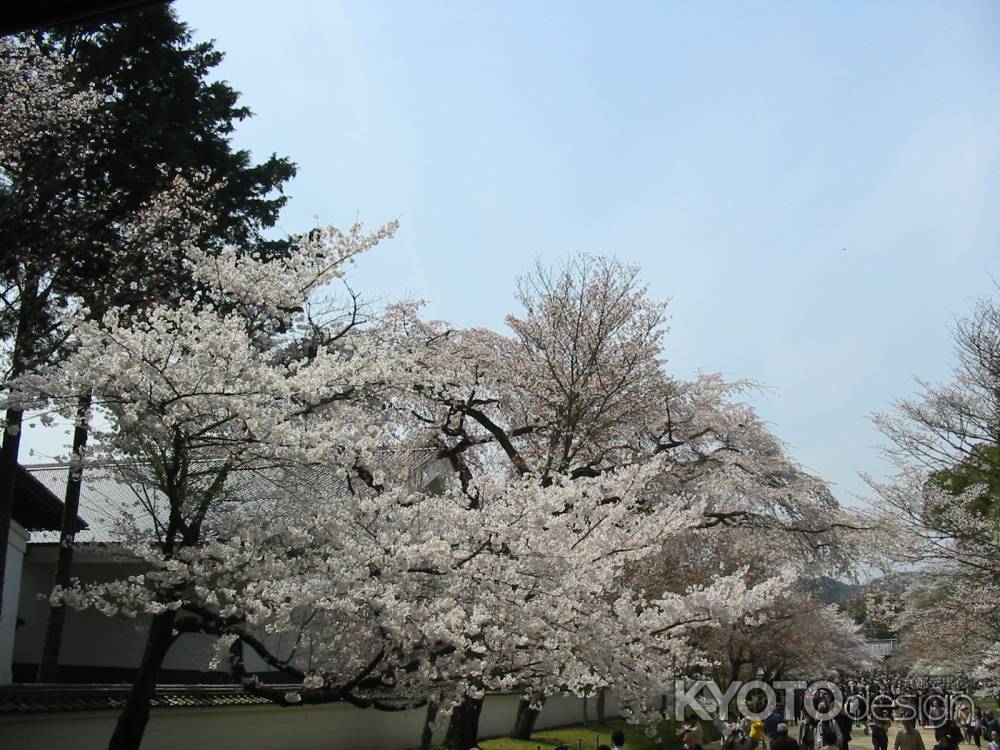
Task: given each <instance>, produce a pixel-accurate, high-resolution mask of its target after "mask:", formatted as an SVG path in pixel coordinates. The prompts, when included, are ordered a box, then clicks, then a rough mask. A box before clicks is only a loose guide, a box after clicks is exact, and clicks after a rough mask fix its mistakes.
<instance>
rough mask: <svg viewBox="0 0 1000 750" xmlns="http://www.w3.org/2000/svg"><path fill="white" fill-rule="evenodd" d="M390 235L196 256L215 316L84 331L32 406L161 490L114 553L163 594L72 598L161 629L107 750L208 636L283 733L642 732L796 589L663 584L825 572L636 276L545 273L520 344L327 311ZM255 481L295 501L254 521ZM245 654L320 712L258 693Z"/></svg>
mask: <svg viewBox="0 0 1000 750" xmlns="http://www.w3.org/2000/svg"><path fill="white" fill-rule="evenodd" d="M394 230H395V225H394V224H390V225H387V226H386V227H383V228H381V229H380V230H377V231H376V232H375V233H373V234H364V233H363V231H362V229H361V227H360V226H355V227H352V228H351V229H350V230H349V231H347V232H340V231H337V230H335V229H327V230H323V231H321V232H314V233H311V234H309V235H306V236H304V237H302V238H300V239H299V241H298V242H297V243H296V244H295V246H294V249H293V252H292V253H290V254H289V255H288V256H287V257H285V258H280V259H267V258H262V257H260V256H255V255H253V254H250V255H246V254H240V253H238V252H236V251H226V252H223V253H222V254H216V253H210V252H207V251H205V250H202V249H200V248H199V247H197V246H196V245H194V244H193V243H187V244H184V245H183V247H182V248H180V249H181V257H182V258H183V261H184V263H185V272H186V273H188V274H189V275H190V277H191V278H192V279H193V280H194V281H195V282H196V283H197V285H198V287H197V288H198V292H197V293H196V294H193V295H192V296H191V297H190V298H189V299H187V300H182V301H177V302H174V303H171V304H165V303H159V304H153V305H151V306H150V307H148V308H145V309H143V308H138V309H137V308H135V307H132V306H129V307H127V308H113V309H111V310H108V311H106V312H105V313H104V314H103V315H101V316H100V317H99V318H94V317H93V316H90V315H88V312H87V311H86V310H83V309H80V310H77V311H74V313H73V314H72V316H71V318H70V320H68V321H67V323H66V327H67V330H68V331H70V332H71V335H72V343H73V346H72V348H71V353H70V355H69V356H68V357H67V358H66V359H65V361H62V362H59V363H57V364H56V365H55V366H53V367H52V368H50V369H48V370H42V371H40V372H38V373H35V374H32V375H31V376H25V377H23V378H22V379H21V380H20V382H19V384H18V389H16V390H15V391H14V393H15V396H16V397H18V398H20V399H22V400H24V401H25V402H28V401H29V400H30V399H31V398H37V399H41V400H44V401H46V402H47V403H50V404H54V405H55V406H56V408H62V409H64V410H68V409H71V408H72V406H73V404H74V403H75V401H74V398H75V395H76V394H78V393H79V392H80V391H81V390H86V391H88V392H90V393H92V394H93V398H94V404H95V408H96V409H98V410H100V411H101V412H102V413H103V414H104V417H105V421H106V422H107V424H108V425H109V427H108V429H107V430H105V431H103V432H102V433H100V434H98V435H97V436H96V446H95V448H94V450H93V451H91V454H90V458H91V460H98V461H106V462H110V463H111V464H112V465H113V466H114V471H115V472H116V473H117V474H118V475H119V476H121V477H122V478H123V479H126V480H128V481H130V482H132V483H134V484H137V485H140V486H143V487H146V488H148V490H149V492H148V498H149V500H148V502H147V503H146V506H145V507H143V508H141V509H139V511H140V512H139V513H136V512H133V513H132V514H131V515H129V516H127V517H126V518H124V519H123V521H124V523H123V527H122V540H123V541H122V543H123V548H124V549H125V550H128V552H129V553H130V554H131V555H133V556H134V557H135V558H137V559H138V560H141V561H142V562H143V563H144V564H145V566H146V569H147V572H145V573H144V574H142V575H139V576H135V577H132V578H129V579H126V580H120V581H113V582H110V583H104V584H97V585H92V586H77V587H71V588H68V589H60V590H57V591H56V592H55V593H54V599H55V600H57V601H61V602H65V603H67V604H70V605H72V606H77V607H96V608H98V609H99V610H100V611H102V612H104V613H106V614H108V615H118V616H126V617H140V616H151V625H150V631H149V637H148V641H147V648H146V652H145V655H144V657H143V660H142V664H141V665H140V669H139V673H138V676H137V679H136V683H135V686H134V689H133V691H132V694H131V696H130V698H129V701H128V705H127V707H126V709H125V711H124V712H123V714H122V716H121V718H120V720H119V722H118V725H117V728H116V730H115V734H114V737H113V739H112V743H111V747H112V748H133V747H136V746H137V745H138V743H139V741H140V739H141V736H142V731H143V728H144V725H145V722H146V720H147V718H148V705H149V697H150V695H151V693H152V689H153V687H154V686H155V681H156V675H157V673H158V670H159V666H160V664H161V663H162V660H163V658H164V655H165V654H166V653H167V650H168V649H169V648H170V645H171V644H172V643H173V642H174V640H175V639H176V638H178V637H181V636H182V635H183V634H185V633H190V632H197V633H205V634H210V635H213V636H215V637H216V638H217V639H218V644H219V658H220V659H221V660H225V661H226V663H228V665H229V667H230V669H231V670H232V672H233V674H234V675H235V676H236V677H237V678H239V679H240V680H241V681H242V682H243V684H244V685H245V687H246V688H247V689H248V690H251V691H254V692H256V693H258V694H260V695H265V696H267V697H269V698H270V699H272V700H274V701H275V702H277V703H279V704H282V705H294V704H300V703H304V702H305V703H308V702H325V701H332V700H343V701H349V702H352V703H354V704H356V705H359V706H376V707H379V708H386V709H391V708H402V707H411V706H415V705H420V704H423V703H425V702H428V701H430V702H432V703H433V704H434V705H435V706H437V707H438V721H439V722H444V721H449V717H451V718H450V721H449V730H448V734H447V737H446V744H447V745H448V746H449V747H451V748H459V749H461V750H466V749H467V748H468V747H470V746H471V745H472V744H473V743H475V741H476V734H477V724H478V711H479V707H480V706H481V701H482V697H483V695H484V694H485V693H486V692H489V691H502V690H511V689H517V690H521V691H523V692H525V693H526V694H530V695H535V696H541V697H544V696H547V695H552V694H555V693H559V692H566V691H569V692H576V693H577V694H581V695H585V694H591V693H593V692H594V691H596V690H598V689H601V688H604V687H608V688H610V689H612V690H613V691H614V692H615V693H616V695H617V696H618V698H619V701H620V703H621V704H622V705H623V706H624V707H625V710H626V711H627V712H629V713H630V714H631V715H632V716H633V717H634V718H635V719H636V720H643V719H646V718H653V717H655V716H656V715H657V712H658V709H659V696H660V695H662V694H663V693H664V692H666V685H667V681H668V680H669V679H670V678H671V677H672V675H673V674H674V673H676V671H677V665H688V664H691V663H696V662H699V660H704V659H705V658H706V654H705V652H704V650H703V649H701V648H698V647H697V646H696V644H695V642H694V641H693V640H692V636H694V635H695V634H700V633H702V632H703V629H704V628H705V627H707V626H712V625H719V624H722V623H728V622H732V621H734V620H737V619H739V618H744V617H748V616H751V615H753V614H754V613H760V612H761V611H763V610H764V609H766V608H767V607H768V606H769V605H770V604H771V603H772V602H773V601H774V600H775V598H776V597H777V596H778V595H780V594H781V593H782V592H784V591H786V590H787V588H788V586H789V585H790V580H791V578H790V577H789V575H788V574H787V573H786V572H785V571H783V570H782V569H781V566H780V565H777V564H776V565H775V566H774V567H773V569H772V570H770V571H767V574H756V575H753V576H751V575H748V573H749V571H748V569H747V567H746V566H733V567H732V568H731V569H730V570H723V571H721V572H719V573H716V574H714V575H707V576H704V577H702V578H701V579H699V580H690V581H686V582H680V581H679V580H677V579H674V581H673V585H672V586H665V585H660V584H659V583H658V582H657V581H655V580H654V579H652V578H650V577H649V576H648V575H644V574H643V571H644V570H645V569H646V568H647V567H648V563H649V561H650V560H654V559H656V557H657V556H658V555H660V554H662V551H663V550H664V548H670V547H672V546H674V545H679V544H681V543H682V542H683V541H684V540H686V539H689V538H690V537H691V536H692V535H699V536H703V537H704V538H705V539H706V540H707V539H711V538H712V537H713V535H718V534H721V533H723V532H727V531H730V530H734V529H743V530H748V529H754V528H761V529H762V528H771V529H779V530H781V531H782V532H783V533H787V534H789V535H790V538H791V539H795V540H799V539H801V540H805V541H801V542H799V541H796V542H795V543H797V544H798V543H801V544H812V545H814V546H816V547H821V546H822V545H821V544H816V543H815V541H814V540H817V539H821V538H823V535H824V534H829V533H830V532H831V531H832V530H833V529H834V527H835V526H836V525H837V519H836V517H835V515H834V514H835V510H836V509H835V504H833V505H831V498H830V496H829V493H828V492H825V491H824V487H823V485H822V483H821V482H819V480H816V479H814V478H812V477H809V476H808V475H806V474H804V473H803V472H800V471H798V470H797V469H796V467H794V465H793V464H792V463H791V462H790V461H788V459H787V458H786V457H785V456H784V454H783V452H782V451H781V448H780V444H779V443H778V442H777V441H776V440H775V439H773V438H772V437H771V436H769V434H768V433H767V432H766V430H764V429H763V426H762V424H761V423H760V421H759V420H758V419H756V418H755V417H754V415H753V413H752V410H750V409H749V408H748V407H746V406H743V405H740V404H739V403H736V402H733V401H730V400H728V399H727V396H728V395H729V394H731V393H732V392H733V391H732V386H728V385H726V384H725V383H723V382H722V381H721V380H720V379H719V378H715V377H708V376H705V377H702V378H699V379H698V380H696V381H695V382H694V383H690V384H682V383H679V382H676V381H675V380H673V379H670V378H668V377H667V376H666V375H665V374H664V368H663V363H662V361H661V359H660V357H661V336H662V332H663V323H664V308H663V306H662V305H660V304H658V303H654V302H651V301H650V300H648V299H647V297H646V294H645V290H644V289H643V288H642V287H641V286H639V285H638V283H637V281H636V272H635V271H634V269H630V268H628V267H626V266H623V265H622V264H619V263H617V262H615V261H607V260H603V259H578V260H576V261H573V262H571V263H570V264H569V265H567V266H566V267H565V268H564V269H562V270H561V271H558V272H555V273H553V274H548V275H547V272H545V271H544V270H539V271H538V273H537V274H536V276H535V280H534V282H532V281H530V280H528V281H526V282H525V285H524V286H522V293H521V299H522V302H523V304H524V305H525V309H526V312H525V314H524V315H523V316H522V317H520V318H511V319H510V325H511V329H512V330H513V331H514V335H512V336H510V337H507V336H501V335H499V334H496V333H492V332H490V331H485V330H481V329H471V330H454V329H452V328H450V327H449V326H447V325H446V324H444V323H439V322H428V321H424V320H422V319H421V318H420V317H419V306H418V305H414V304H400V305H394V306H390V307H389V308H388V309H386V310H385V311H382V312H381V313H379V314H378V315H371V314H365V313H364V312H363V310H362V309H361V308H360V307H359V305H358V303H357V300H356V298H354V297H351V298H350V299H349V300H348V302H347V305H346V306H344V307H339V308H338V307H336V306H333V305H332V304H331V300H330V299H329V298H325V299H324V293H323V290H324V289H325V285H326V284H327V283H328V282H330V281H332V280H334V279H336V278H338V277H339V276H340V275H342V273H343V270H344V268H345V266H346V265H347V264H348V263H350V262H352V261H353V260H354V258H355V256H357V255H359V254H360V253H362V252H364V251H366V250H367V249H369V248H370V247H372V246H373V245H375V244H376V243H377V242H379V241H381V240H382V239H384V238H387V237H389V236H391V235H392V233H393V232H394ZM177 250H178V248H176V247H167V246H163V247H160V246H158V245H157V244H156V243H153V244H151V246H150V251H151V252H153V253H156V252H171V253H176V252H177ZM532 283H537V285H536V286H529V285H530V284H532ZM247 473H250V474H255V475H260V476H264V475H267V476H272V477H274V476H276V477H277V480H276V481H274V484H275V485H276V489H274V490H273V491H270V492H267V493H262V492H261V491H260V489H259V488H255V489H253V490H251V492H250V496H249V497H248V496H247V492H246V490H245V489H244V490H240V489H239V485H240V481H239V477H241V476H245V475H247ZM595 615H597V616H595ZM247 650H250V651H253V652H255V653H256V654H257V655H258V656H259V657H260V658H261V659H263V660H264V662H265V663H266V664H267V665H268V666H269V668H271V669H272V670H276V671H279V672H281V673H283V674H284V675H286V676H287V677H289V678H292V679H294V680H296V681H300V682H301V688H300V689H297V690H294V691H291V692H288V691H287V689H286V688H278V687H276V686H274V685H270V684H266V683H263V682H261V681H260V680H259V679H258V678H257V677H256V676H255V675H254V674H252V672H251V670H250V669H249V668H248V666H247V661H246V651H247Z"/></svg>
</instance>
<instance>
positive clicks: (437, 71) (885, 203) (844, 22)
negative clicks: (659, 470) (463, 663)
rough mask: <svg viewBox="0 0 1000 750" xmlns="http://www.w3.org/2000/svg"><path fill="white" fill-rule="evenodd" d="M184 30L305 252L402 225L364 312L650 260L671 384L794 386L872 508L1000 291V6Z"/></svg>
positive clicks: (485, 317) (515, 10) (320, 17)
mask: <svg viewBox="0 0 1000 750" xmlns="http://www.w3.org/2000/svg"><path fill="white" fill-rule="evenodd" d="M174 7H175V9H176V11H177V13H178V14H179V16H180V17H181V18H182V19H183V20H185V21H187V22H188V23H189V24H190V25H191V26H192V27H193V29H194V30H195V32H196V38H198V39H209V38H211V39H215V40H216V42H217V46H218V47H219V49H221V50H223V51H224V52H225V53H226V58H225V61H224V62H223V64H222V65H221V66H220V67H219V69H218V71H217V73H218V75H219V77H221V78H225V79H226V80H228V81H229V82H230V83H231V84H232V85H233V86H234V87H235V88H236V89H237V90H239V91H241V92H242V94H243V102H244V103H246V104H248V105H249V106H250V107H251V108H252V109H253V110H254V112H255V117H254V118H253V119H252V120H249V121H247V122H245V123H244V124H242V125H241V126H240V128H239V130H238V131H237V133H236V135H235V138H234V141H235V143H236V144H237V145H239V146H241V147H245V148H249V149H251V150H252V151H253V153H254V154H255V155H256V156H257V157H258V158H262V157H264V156H266V155H267V154H269V153H271V152H277V153H278V154H282V155H287V156H289V157H291V158H292V159H293V160H294V161H295V162H296V163H297V164H298V165H299V176H298V177H297V178H296V179H295V180H294V182H292V183H291V185H290V186H289V188H288V192H289V194H290V196H291V201H290V203H289V206H288V208H287V209H286V211H285V212H284V214H283V218H282V222H281V226H282V228H283V229H285V230H287V231H288V232H290V233H293V232H297V231H302V230H304V229H306V228H308V227H309V226H310V225H312V224H313V223H314V216H317V215H318V216H319V219H320V221H321V222H323V223H340V224H344V223H348V222H350V221H351V220H353V219H354V217H355V216H356V215H359V214H360V216H361V217H362V218H363V219H365V220H366V221H368V222H370V223H378V222H381V221H384V220H387V219H390V218H395V217H398V218H399V219H400V220H401V222H402V228H401V231H400V233H399V235H398V238H397V239H395V240H394V241H392V242H391V243H388V244H386V245H385V246H384V247H382V248H380V249H379V250H377V251H376V252H375V253H374V254H372V255H371V256H370V257H368V258H366V259H365V260H364V262H363V263H362V264H361V266H362V267H361V270H360V271H359V272H358V274H357V277H356V278H355V279H354V284H355V286H357V287H358V288H360V289H361V290H362V291H363V292H365V293H367V294H369V295H384V296H388V297H399V296H404V295H412V296H419V297H422V298H424V299H426V300H427V301H428V313H429V314H430V315H432V316H433V317H438V318H446V319H449V320H451V321H453V322H454V323H456V324H459V325H486V326H491V327H496V328H500V327H501V326H502V321H503V316H504V315H505V314H506V313H507V312H510V311H513V310H514V309H515V308H514V306H513V301H512V291H513V287H514V280H515V277H516V276H517V275H518V274H519V273H522V272H523V271H525V270H527V269H528V267H529V266H530V264H531V263H532V262H533V260H534V258H536V257H541V258H542V259H543V260H545V261H551V262H555V261H557V260H558V259H560V258H562V257H565V256H567V255H569V254H571V253H574V252H576V251H580V250H586V251H590V252H598V253H606V254H613V255H617V256H618V257H620V258H622V259H624V260H627V261H630V262H635V263H638V264H640V265H641V266H642V269H643V277H644V278H645V279H646V280H647V281H648V283H649V285H650V289H651V293H652V294H653V295H654V296H656V297H660V298H666V297H669V298H671V299H672V305H671V311H672V323H671V326H672V328H671V333H670V334H669V336H668V339H667V357H668V359H669V361H670V367H671V369H672V370H673V371H674V372H675V373H677V374H679V375H682V376H686V375H690V374H692V373H694V372H695V371H697V370H698V369H705V370H709V371H722V372H725V373H727V374H729V375H731V376H733V377H747V378H753V379H755V380H758V381H760V382H762V383H764V384H766V385H767V386H769V387H770V389H771V391H770V392H769V393H768V394H767V395H765V396H762V397H760V398H756V399H754V402H755V403H756V405H757V406H758V408H759V410H760V412H761V413H762V415H763V416H764V417H765V418H766V419H767V420H768V421H769V422H770V423H771V424H772V426H773V429H774V430H775V432H776V433H777V434H778V435H779V436H780V437H782V438H783V439H784V440H785V441H787V442H788V444H789V446H790V449H791V452H792V454H793V455H794V456H795V457H796V458H797V459H798V460H799V461H800V462H801V463H803V464H804V465H805V466H807V467H808V468H809V469H811V470H813V471H815V472H818V473H819V474H820V475H822V476H823V477H824V478H826V479H828V480H829V481H831V482H832V483H834V487H835V491H836V492H837V493H838V495H839V496H840V498H841V500H843V501H848V500H849V499H850V493H851V492H854V491H862V490H863V485H862V483H861V482H860V481H859V480H858V478H857V472H858V471H872V472H875V473H876V474H877V473H879V472H880V471H882V464H881V462H880V460H879V459H878V456H877V452H876V451H875V448H874V447H875V446H876V445H877V444H878V443H879V442H880V439H879V436H878V434H877V433H876V432H875V431H874V430H873V429H872V427H871V425H870V423H869V421H868V415H869V414H870V413H871V412H872V411H874V410H878V409H883V408H886V407H887V405H888V403H889V401H890V400H891V399H893V398H895V397H900V396H906V395H908V394H910V393H912V392H913V388H914V385H913V381H912V376H913V375H915V374H919V375H922V376H925V377H928V378H931V379H940V378H944V377H946V375H947V373H948V371H949V369H950V366H951V363H952V353H951V343H950V340H949V326H950V325H951V323H952V321H953V319H954V316H955V315H956V314H960V313H961V312H963V311H964V310H967V309H968V308H969V301H970V299H971V298H973V297H975V296H978V295H982V294H985V293H988V292H989V291H990V290H991V289H992V281H991V275H993V276H1000V263H998V259H1000V255H998V253H997V249H998V247H997V245H998V241H1000V211H998V210H997V206H998V198H1000V4H998V3H995V2H988V1H983V2H962V1H958V0H956V1H955V2H950V3H941V2H919V1H918V0H905V2H881V3H877V4H876V3H863V2H851V3H842V2H838V3H833V2H813V3H800V2H768V3H742V2H739V3H737V2H717V3H711V4H708V3H679V2H677V3H668V2H651V3H639V2H631V3H596V2H575V3H569V2H551V1H546V2H527V1H525V2H492V3H486V2H472V1H471V0H469V1H468V2H461V3H459V2H454V3H450V2H385V1H381V0H380V1H379V2H362V1H361V0H356V1H355V2H350V3H342V2H306V1H305V0H298V1H297V2H296V1H294V0H288V1H287V2H284V3H275V2H273V0H269V1H268V2H251V1H249V0H240V1H239V2H236V1H235V0H213V1H212V2H204V0H197V1H196V0H179V1H178V2H176V3H175V4H174ZM26 460H27V459H26Z"/></svg>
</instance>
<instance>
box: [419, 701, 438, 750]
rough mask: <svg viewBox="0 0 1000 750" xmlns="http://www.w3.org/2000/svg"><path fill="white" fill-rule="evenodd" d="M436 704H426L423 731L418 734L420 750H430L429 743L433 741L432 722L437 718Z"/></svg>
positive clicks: (432, 702)
mask: <svg viewBox="0 0 1000 750" xmlns="http://www.w3.org/2000/svg"><path fill="white" fill-rule="evenodd" d="M437 712H438V707H437V703H435V702H434V701H430V702H428V704H427V716H426V718H425V719H424V731H423V732H421V733H420V750H431V742H433V741H434V726H433V725H434V720H435V719H436V718H437Z"/></svg>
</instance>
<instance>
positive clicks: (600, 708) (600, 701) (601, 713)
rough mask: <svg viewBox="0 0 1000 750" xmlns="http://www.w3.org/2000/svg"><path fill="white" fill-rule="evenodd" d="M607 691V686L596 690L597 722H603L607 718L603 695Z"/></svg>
mask: <svg viewBox="0 0 1000 750" xmlns="http://www.w3.org/2000/svg"><path fill="white" fill-rule="evenodd" d="M607 693H608V689H607V688H601V689H600V690H598V691H597V723H598V724H603V723H604V722H605V721H606V720H607V718H606V714H605V707H604V706H605V696H606V695H607Z"/></svg>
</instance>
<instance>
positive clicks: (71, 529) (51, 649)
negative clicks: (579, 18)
mask: <svg viewBox="0 0 1000 750" xmlns="http://www.w3.org/2000/svg"><path fill="white" fill-rule="evenodd" d="M90 403H91V395H90V393H85V394H83V395H82V396H80V398H79V400H78V401H77V405H76V427H75V428H74V430H73V452H72V453H71V454H70V455H71V456H72V459H71V462H70V467H69V474H68V476H67V478H66V494H65V497H64V499H63V516H62V528H61V530H60V532H59V557H58V559H57V560H56V573H55V580H54V581H53V588H54V587H56V586H59V587H61V588H66V587H67V586H69V584H70V578H71V577H72V573H73V542H74V537H75V536H76V516H77V512H78V511H79V510H80V488H81V486H82V484H83V451H84V450H85V449H86V447H87V434H88V424H87V414H88V413H89V412H90ZM65 623H66V607H65V606H62V605H60V606H58V607H49V619H48V621H47V622H46V624H45V643H44V645H43V646H42V659H41V662H39V664H38V681H39V682H55V681H56V679H57V678H58V672H59V649H60V647H61V646H62V635H63V627H64V626H65Z"/></svg>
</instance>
